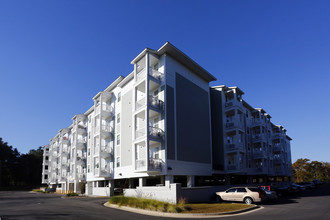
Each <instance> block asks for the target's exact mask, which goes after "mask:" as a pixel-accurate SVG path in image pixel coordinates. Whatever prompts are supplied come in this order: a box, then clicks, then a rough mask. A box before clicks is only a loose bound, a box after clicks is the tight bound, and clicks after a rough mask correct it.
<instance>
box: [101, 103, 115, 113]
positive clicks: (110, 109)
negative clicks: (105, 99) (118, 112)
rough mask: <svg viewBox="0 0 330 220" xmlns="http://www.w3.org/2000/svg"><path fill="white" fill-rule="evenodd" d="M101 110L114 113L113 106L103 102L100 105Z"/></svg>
mask: <svg viewBox="0 0 330 220" xmlns="http://www.w3.org/2000/svg"><path fill="white" fill-rule="evenodd" d="M102 110H103V111H105V112H108V113H114V112H115V109H114V107H112V106H111V105H108V104H103V105H102Z"/></svg>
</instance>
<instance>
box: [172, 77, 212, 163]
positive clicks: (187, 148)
mask: <svg viewBox="0 0 330 220" xmlns="http://www.w3.org/2000/svg"><path fill="white" fill-rule="evenodd" d="M175 80H176V118H177V122H176V123H177V124H176V125H177V159H178V160H182V161H191V162H197V163H198V162H199V163H211V141H210V112H209V96H208V92H207V91H205V90H203V89H202V88H200V87H199V86H197V85H196V84H194V83H192V82H191V81H189V80H188V79H186V78H185V77H183V76H181V75H180V74H178V73H177V74H176V78H175Z"/></svg>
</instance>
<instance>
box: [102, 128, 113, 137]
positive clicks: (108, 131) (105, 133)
mask: <svg viewBox="0 0 330 220" xmlns="http://www.w3.org/2000/svg"><path fill="white" fill-rule="evenodd" d="M112 135H113V127H111V126H110V125H102V126H101V136H102V138H108V137H110V136H112Z"/></svg>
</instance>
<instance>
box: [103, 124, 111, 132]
mask: <svg viewBox="0 0 330 220" xmlns="http://www.w3.org/2000/svg"><path fill="white" fill-rule="evenodd" d="M102 131H106V132H111V133H112V132H113V128H112V127H111V126H110V125H102Z"/></svg>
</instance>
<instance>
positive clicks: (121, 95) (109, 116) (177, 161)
mask: <svg viewBox="0 0 330 220" xmlns="http://www.w3.org/2000/svg"><path fill="white" fill-rule="evenodd" d="M131 64H132V65H133V71H132V72H131V73H129V74H128V75H127V76H126V77H123V76H120V77H118V78H117V79H116V80H115V81H113V82H112V83H111V84H110V85H109V86H108V87H107V88H106V89H105V90H103V91H100V92H99V93H98V94H96V95H95V96H94V97H93V105H92V106H91V108H90V109H88V110H87V111H86V112H85V113H83V114H78V115H75V116H74V117H73V118H72V120H73V123H72V125H70V126H69V127H68V128H64V129H61V130H60V131H59V132H58V134H57V135H56V136H55V137H54V138H52V139H51V140H50V144H49V145H46V146H45V147H44V163H43V177H42V182H43V183H45V184H48V185H49V186H50V187H53V188H54V189H56V191H58V192H62V193H66V192H70V191H73V192H78V193H85V194H86V195H104V196H111V195H113V194H114V190H115V188H128V189H127V190H126V191H125V193H126V194H127V195H133V196H134V195H136V193H137V191H136V189H138V191H139V192H144V190H145V192H146V193H145V194H146V195H154V194H155V192H157V195H161V197H162V196H163V197H162V198H160V199H162V200H168V199H166V198H167V197H168V195H169V194H171V195H172V194H173V193H174V194H173V195H175V196H173V197H174V199H173V200H171V201H172V202H175V201H176V200H175V198H177V197H178V194H177V191H178V190H177V185H176V183H181V184H182V186H184V187H188V188H191V187H194V186H201V185H205V184H206V185H207V182H208V180H207V178H209V180H210V179H219V176H220V177H221V178H222V177H223V178H225V179H227V180H226V183H227V184H228V183H230V180H231V179H233V178H234V177H240V178H241V176H244V177H248V179H249V181H250V182H253V181H254V178H255V177H259V176H260V177H261V178H264V179H265V178H266V177H270V176H273V177H276V176H283V177H284V176H290V175H291V173H290V165H291V155H290V140H291V139H290V138H289V137H288V136H287V135H286V134H285V132H286V131H285V129H284V128H283V127H281V126H275V125H274V124H272V123H271V122H270V116H269V115H268V114H266V112H265V111H264V110H262V109H255V108H252V107H251V106H249V105H248V104H247V103H246V102H245V101H243V100H242V95H243V92H242V91H241V90H240V89H239V88H237V87H226V86H218V87H212V88H210V86H209V83H210V82H211V81H215V80H216V78H215V77H214V76H212V75H211V74H210V73H209V72H207V71H206V70H205V69H203V68H202V67H201V66H199V65H198V64H197V63H196V62H194V61H193V60H192V59H190V58H189V57H188V56H187V55H185V54H184V53H183V52H181V51H180V50H178V49H177V48H176V47H174V46H173V45H172V44H170V43H169V42H167V43H165V44H164V45H163V46H162V47H161V48H159V49H158V50H152V49H149V48H146V49H144V50H143V51H142V52H141V53H140V54H139V55H138V56H137V57H135V58H134V59H133V60H132V62H131ZM206 177H207V178H206ZM212 181H213V180H212ZM213 182H214V181H213ZM134 190H135V191H134ZM134 193H135V194H134ZM168 201H169V200H168Z"/></svg>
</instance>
